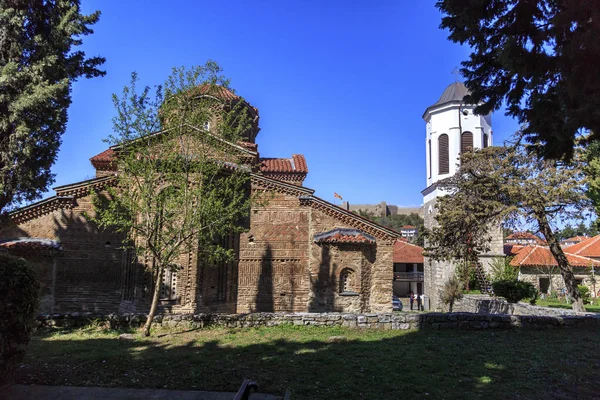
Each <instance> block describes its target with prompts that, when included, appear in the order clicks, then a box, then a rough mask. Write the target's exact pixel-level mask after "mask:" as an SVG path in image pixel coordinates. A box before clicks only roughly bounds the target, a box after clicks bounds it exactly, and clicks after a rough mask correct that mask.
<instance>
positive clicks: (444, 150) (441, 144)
mask: <svg viewBox="0 0 600 400" xmlns="http://www.w3.org/2000/svg"><path fill="white" fill-rule="evenodd" d="M448 144H449V140H448V135H446V134H445V133H444V134H442V135H440V137H439V139H438V152H439V155H438V161H439V162H438V174H440V175H443V174H448V173H450V149H449V147H448Z"/></svg>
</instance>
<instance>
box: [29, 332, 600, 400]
mask: <svg viewBox="0 0 600 400" xmlns="http://www.w3.org/2000/svg"><path fill="white" fill-rule="evenodd" d="M119 333H120V332H115V331H102V330H99V329H94V328H88V329H82V330H76V331H48V332H40V333H38V334H37V335H36V336H35V337H34V338H33V339H32V341H31V343H30V345H29V348H28V354H27V357H26V359H25V361H24V364H23V365H22V366H21V367H20V369H19V372H18V382H19V383H36V384H47V385H80V386H119V387H145V388H169V389H197V390H223V391H236V390H237V388H238V386H239V385H240V383H241V382H242V380H243V379H244V378H251V379H255V380H256V381H258V383H259V386H260V390H261V391H262V392H267V393H273V394H283V393H284V392H285V389H287V388H289V389H290V390H291V392H292V399H294V400H296V399H400V398H407V399H419V398H429V399H458V398H460V399H463V398H486V399H531V398H540V399H555V398H556V399H571V398H580V399H592V398H598V397H599V396H600V386H599V385H600V383H599V382H600V332H599V331H597V330H596V331H595V330H577V331H575V330H569V329H561V330H548V331H527V330H511V331H477V332H475V331H376V330H351V329H344V328H326V327H302V326H301V327H296V326H279V327H270V328H256V329H249V328H248V329H225V328H215V329H203V330H195V331H187V332H186V331H167V330H158V331H156V332H155V333H154V336H153V337H151V338H148V339H146V338H141V337H139V336H138V333H137V332H136V333H135V335H136V339H134V340H120V339H118V334H119ZM336 335H342V336H345V337H346V339H347V341H345V342H334V343H329V341H328V339H329V337H331V336H336Z"/></svg>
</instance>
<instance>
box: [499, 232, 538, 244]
mask: <svg viewBox="0 0 600 400" xmlns="http://www.w3.org/2000/svg"><path fill="white" fill-rule="evenodd" d="M504 240H533V241H535V242H536V243H537V244H540V245H545V244H546V242H545V241H544V240H543V239H542V238H540V237H539V236H537V235H534V234H533V233H531V232H515V233H513V234H511V235H508V236H507V237H506V239H504Z"/></svg>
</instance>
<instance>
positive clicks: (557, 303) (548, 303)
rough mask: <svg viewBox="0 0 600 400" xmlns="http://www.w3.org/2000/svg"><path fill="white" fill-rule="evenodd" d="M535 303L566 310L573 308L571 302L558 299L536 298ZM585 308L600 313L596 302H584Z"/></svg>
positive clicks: (599, 305)
mask: <svg viewBox="0 0 600 400" xmlns="http://www.w3.org/2000/svg"><path fill="white" fill-rule="evenodd" d="M535 305H536V306H541V307H553V308H564V309H567V310H571V309H573V306H572V305H571V304H567V303H564V302H560V301H558V300H540V299H538V300H537V302H536V303H535ZM585 310H586V311H587V312H596V313H600V304H598V303H596V304H593V305H590V304H586V305H585Z"/></svg>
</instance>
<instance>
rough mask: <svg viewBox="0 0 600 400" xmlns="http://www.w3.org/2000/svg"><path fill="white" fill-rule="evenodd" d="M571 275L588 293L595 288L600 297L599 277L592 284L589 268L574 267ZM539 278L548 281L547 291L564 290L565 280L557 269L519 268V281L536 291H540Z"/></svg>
mask: <svg viewBox="0 0 600 400" xmlns="http://www.w3.org/2000/svg"><path fill="white" fill-rule="evenodd" d="M573 274H574V275H575V279H581V283H582V285H584V286H587V287H588V288H589V289H590V292H591V291H593V290H594V288H595V290H596V293H595V295H596V296H600V277H595V279H596V282H595V283H594V282H592V273H591V270H590V268H582V267H574V268H573ZM540 278H547V279H548V280H549V282H550V287H549V291H557V290H559V289H564V288H565V280H564V279H563V277H562V275H561V274H560V270H559V269H558V267H551V268H550V269H549V268H542V267H540V268H532V267H521V268H520V270H519V280H522V281H526V282H530V283H531V284H533V286H535V287H536V289H538V290H540Z"/></svg>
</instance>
